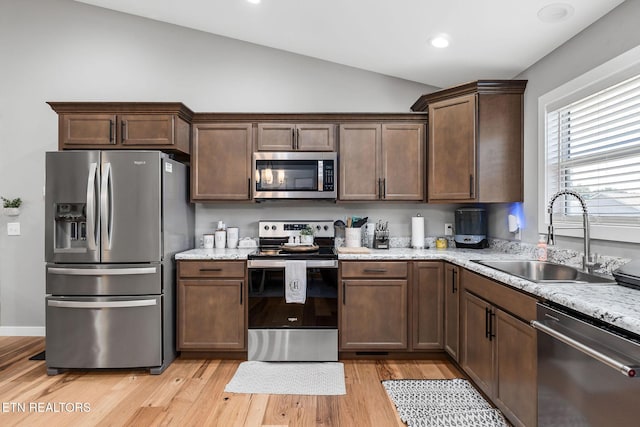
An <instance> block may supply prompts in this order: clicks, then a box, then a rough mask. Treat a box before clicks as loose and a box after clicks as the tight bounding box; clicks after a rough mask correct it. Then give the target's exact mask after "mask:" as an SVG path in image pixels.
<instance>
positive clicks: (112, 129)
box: [109, 120, 116, 144]
mask: <svg viewBox="0 0 640 427" xmlns="http://www.w3.org/2000/svg"><path fill="white" fill-rule="evenodd" d="M115 127H116V123H115V122H114V121H113V120H109V143H110V144H115V143H116V141H115V135H114V133H115Z"/></svg>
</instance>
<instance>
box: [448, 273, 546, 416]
mask: <svg viewBox="0 0 640 427" xmlns="http://www.w3.org/2000/svg"><path fill="white" fill-rule="evenodd" d="M462 287H463V292H462V295H461V325H460V326H461V356H462V357H461V363H460V365H461V367H462V368H463V369H464V371H465V372H466V373H467V374H468V375H469V377H470V378H471V379H472V380H473V381H474V382H475V383H476V385H477V386H478V387H479V388H480V389H481V390H482V391H483V392H484V393H485V394H486V395H487V396H489V398H491V399H492V400H493V402H494V404H495V405H496V406H497V407H498V408H499V409H500V410H501V411H502V412H503V413H504V414H505V416H506V417H507V418H508V419H509V421H510V422H511V423H512V424H513V425H516V426H527V427H531V426H535V425H536V419H537V414H536V411H537V403H536V402H537V385H536V380H537V378H536V376H537V363H536V354H537V353H536V344H537V342H536V332H535V330H534V329H533V328H532V327H531V326H529V323H528V321H529V320H532V319H533V318H535V304H536V300H535V299H534V298H531V297H528V296H527V295H524V294H522V293H520V292H518V291H516V290H513V289H510V288H507V287H506V286H504V285H501V284H499V283H496V282H493V281H492V280H489V279H487V278H484V277H482V276H479V275H477V274H475V273H471V272H469V271H467V270H463V272H462ZM506 310H509V312H507V311H506ZM521 319H524V320H521Z"/></svg>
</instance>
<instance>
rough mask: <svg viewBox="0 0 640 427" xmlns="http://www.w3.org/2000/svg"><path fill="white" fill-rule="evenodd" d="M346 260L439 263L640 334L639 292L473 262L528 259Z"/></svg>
mask: <svg viewBox="0 0 640 427" xmlns="http://www.w3.org/2000/svg"><path fill="white" fill-rule="evenodd" d="M254 250H255V248H250V249H192V250H189V251H186V252H181V253H178V254H176V260H244V259H247V255H248V254H250V253H251V252H253V251H254ZM338 259H339V260H341V261H348V260H361V261H366V260H383V259H385V260H442V261H448V262H450V263H452V264H456V265H459V266H461V267H464V268H466V269H468V270H470V271H474V272H476V273H479V274H482V275H483V276H486V277H489V278H492V279H494V280H496V281H498V282H501V283H504V284H506V285H508V286H511V287H513V288H516V289H520V290H522V291H524V292H527V293H529V294H531V295H534V296H537V297H539V298H541V299H545V300H548V301H551V302H554V303H557V304H560V305H562V306H565V307H567V308H570V309H573V310H575V311H577V312H579V313H582V314H585V315H587V316H591V317H594V318H596V319H599V320H602V321H603V322H606V323H608V324H611V325H614V326H617V327H619V328H622V329H625V330H627V331H630V332H633V333H635V334H637V335H640V290H635V289H631V288H627V287H624V286H619V285H617V284H611V285H602V284H582V283H561V284H558V283H554V284H549V283H547V284H544V283H534V282H530V281H528V280H525V279H521V278H519V277H516V276H513V275H511V274H508V273H503V272H501V271H498V270H495V269H493V268H491V267H487V266H484V265H481V264H478V263H475V262H473V261H472V260H476V259H477V260H480V259H482V260H508V259H530V258H528V257H526V256H524V255H517V254H508V253H504V252H501V251H496V250H492V249H481V250H478V249H412V248H391V249H384V250H382V249H372V250H371V252H370V253H367V254H339V255H338Z"/></svg>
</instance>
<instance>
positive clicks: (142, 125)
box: [118, 114, 174, 145]
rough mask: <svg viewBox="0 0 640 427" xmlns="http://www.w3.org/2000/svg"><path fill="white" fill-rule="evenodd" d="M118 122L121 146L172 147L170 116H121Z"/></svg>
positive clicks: (172, 124) (172, 121)
mask: <svg viewBox="0 0 640 427" xmlns="http://www.w3.org/2000/svg"><path fill="white" fill-rule="evenodd" d="M118 120H119V122H120V141H121V142H122V144H123V145H172V144H173V142H174V141H173V135H174V116H173V115H171V114H146V115H145V114H123V115H121V116H118Z"/></svg>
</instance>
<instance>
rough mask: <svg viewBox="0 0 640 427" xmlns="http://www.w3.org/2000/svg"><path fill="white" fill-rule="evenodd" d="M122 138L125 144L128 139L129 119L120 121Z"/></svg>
mask: <svg viewBox="0 0 640 427" xmlns="http://www.w3.org/2000/svg"><path fill="white" fill-rule="evenodd" d="M120 139H121V140H122V143H123V144H124V141H125V140H126V139H127V121H126V120H122V121H121V122H120Z"/></svg>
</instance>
